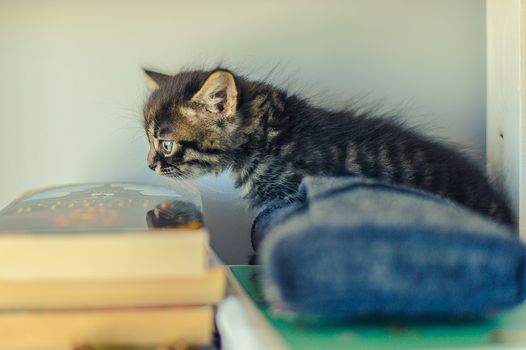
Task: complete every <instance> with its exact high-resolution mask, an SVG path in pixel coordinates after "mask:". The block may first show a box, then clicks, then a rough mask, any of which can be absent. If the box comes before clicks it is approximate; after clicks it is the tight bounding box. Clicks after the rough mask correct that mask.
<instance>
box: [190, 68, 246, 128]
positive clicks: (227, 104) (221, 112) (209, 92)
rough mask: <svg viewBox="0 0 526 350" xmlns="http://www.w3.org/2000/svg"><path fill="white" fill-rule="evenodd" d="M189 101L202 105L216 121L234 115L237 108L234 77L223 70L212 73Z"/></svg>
mask: <svg viewBox="0 0 526 350" xmlns="http://www.w3.org/2000/svg"><path fill="white" fill-rule="evenodd" d="M191 101H192V102H196V103H198V104H200V105H202V106H203V107H204V108H205V109H206V110H207V111H208V112H210V113H212V114H214V116H215V117H216V118H218V119H220V118H226V117H230V116H232V115H234V114H235V113H236V108H237V88H236V82H235V80H234V76H233V75H232V74H231V73H230V72H227V71H224V70H218V71H215V72H213V73H212V74H210V75H209V76H208V78H207V79H206V81H205V82H204V83H203V85H202V86H201V88H200V89H199V91H197V93H196V94H195V95H194V96H193V97H192V99H191Z"/></svg>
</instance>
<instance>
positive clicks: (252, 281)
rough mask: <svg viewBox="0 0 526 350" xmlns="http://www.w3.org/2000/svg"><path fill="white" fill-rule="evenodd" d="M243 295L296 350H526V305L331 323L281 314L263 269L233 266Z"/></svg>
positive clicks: (233, 271)
mask: <svg viewBox="0 0 526 350" xmlns="http://www.w3.org/2000/svg"><path fill="white" fill-rule="evenodd" d="M230 271H231V274H232V276H233V277H234V278H235V279H236V280H237V282H238V283H239V285H240V287H241V289H242V293H244V294H245V296H246V297H248V299H249V300H250V301H252V304H253V305H254V306H255V307H256V308H257V309H258V310H259V312H260V313H261V314H262V315H263V316H264V319H265V320H266V321H267V322H268V324H270V325H271V327H272V328H273V329H274V330H275V331H277V333H278V334H279V335H280V336H281V338H282V340H284V342H285V343H286V344H287V345H288V346H289V347H290V348H291V349H307V350H308V349H331V350H338V349H359V350H369V349H371V350H372V349H374V350H376V349H393V350H402V349H403V350H409V349H498V348H503V349H509V348H516V349H517V348H521V349H523V348H526V305H524V304H523V305H522V306H520V307H518V308H515V309H513V310H510V311H507V312H502V313H498V314H496V315H492V316H488V317H487V318H485V319H483V320H478V321H472V322H451V323H445V322H434V323H433V322H428V323H407V324H402V323H386V322H383V323H375V322H361V323H360V322H349V323H341V322H340V323H335V322H333V323H330V322H327V321H320V320H317V321H314V320H305V319H301V318H300V317H298V316H297V315H294V314H292V313H290V312H289V313H286V312H283V311H280V310H275V309H273V308H272V307H271V306H269V305H268V304H267V303H266V302H265V300H264V298H263V293H262V289H261V286H260V279H259V272H260V268H259V267H258V266H231V267H230Z"/></svg>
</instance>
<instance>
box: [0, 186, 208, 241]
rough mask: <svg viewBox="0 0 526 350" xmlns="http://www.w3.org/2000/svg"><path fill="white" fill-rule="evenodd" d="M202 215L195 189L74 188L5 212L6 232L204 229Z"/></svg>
mask: <svg viewBox="0 0 526 350" xmlns="http://www.w3.org/2000/svg"><path fill="white" fill-rule="evenodd" d="M201 213H202V204H201V197H200V194H199V192H198V191H197V189H195V188H193V187H191V186H189V185H178V186H175V185H171V186H169V187H168V186H156V185H151V184H137V183H91V184H73V185H65V186H56V187H50V188H45V189H41V190H35V191H29V192H26V194H24V195H23V196H21V197H19V198H18V199H16V200H15V201H13V202H12V203H11V204H9V205H8V206H7V207H6V208H4V209H3V210H2V211H0V233H13V232H27V233H46V232H47V233H60V232H64V233H74V232H130V231H147V230H155V229H168V228H169V229H175V228H185V229H186V228H190V229H198V228H201V227H202V226H203V219H202V214H201Z"/></svg>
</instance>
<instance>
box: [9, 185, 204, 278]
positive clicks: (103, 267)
mask: <svg viewBox="0 0 526 350" xmlns="http://www.w3.org/2000/svg"><path fill="white" fill-rule="evenodd" d="M201 212H202V207H201V199H200V195H199V192H198V191H197V190H196V189H195V188H193V187H190V186H186V185H185V186H183V185H179V186H174V185H170V186H156V185H149V184H133V183H93V184H76V185H68V186H57V187H52V188H46V189H41V190H36V191H30V192H27V193H26V194H24V195H23V196H22V197H20V198H18V199H17V200H15V201H14V202H12V203H11V204H9V205H8V206H7V207H6V208H5V209H3V210H2V211H1V212H0V283H1V282H2V281H6V280H8V281H27V280H31V281H36V280H50V279H54V280H74V279H78V280H86V279H98V280H100V279H137V278H155V279H163V278H175V277H191V276H202V275H203V274H204V273H205V269H206V267H207V263H206V261H207V246H208V234H207V232H206V231H205V230H204V228H203V220H202V214H201Z"/></svg>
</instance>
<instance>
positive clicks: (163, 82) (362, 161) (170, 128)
mask: <svg viewBox="0 0 526 350" xmlns="http://www.w3.org/2000/svg"><path fill="white" fill-rule="evenodd" d="M145 73H146V77H147V82H148V85H149V86H150V88H151V90H152V93H151V95H150V97H149V99H148V101H147V102H146V104H145V106H144V127H145V130H146V134H147V136H148V140H149V143H150V152H149V154H148V165H149V167H150V168H151V169H152V170H155V171H156V172H157V173H159V174H161V175H165V176H169V177H175V178H189V177H197V176H200V175H204V174H208V173H216V174H218V173H221V172H223V171H228V170H230V171H232V172H233V174H234V176H235V185H236V187H239V188H241V192H242V195H243V197H244V198H245V199H247V200H248V201H249V203H250V206H251V207H253V208H263V207H266V206H270V205H281V204H283V203H287V202H291V201H293V200H295V199H296V198H297V197H298V192H297V189H298V184H299V183H300V182H301V179H302V178H303V177H304V176H306V175H325V176H349V175H350V176H364V177H369V178H375V179H379V180H383V181H386V182H389V183H394V184H402V185H407V186H413V187H416V188H418V189H421V190H424V191H428V192H431V193H434V194H438V195H440V196H443V197H447V198H449V199H451V200H453V201H455V202H457V203H460V204H462V205H464V206H466V207H468V208H471V209H473V210H475V211H477V212H479V213H481V214H483V215H486V216H489V217H491V218H493V219H494V220H495V221H498V222H500V223H503V224H506V225H508V226H511V227H513V226H514V223H513V216H512V214H511V211H510V209H509V207H508V205H507V203H506V201H505V198H504V196H503V195H502V194H500V193H499V192H498V191H496V190H495V189H494V188H493V187H492V186H491V184H490V183H489V181H488V179H487V177H486V176H485V175H484V173H483V172H482V171H481V170H480V169H479V168H478V167H477V166H475V164H474V163H473V162H471V161H470V160H469V159H467V158H466V157H465V156H464V155H462V154H461V153H460V152H458V151H457V150H455V149H453V148H452V147H450V146H448V145H446V144H444V143H441V142H438V141H436V140H432V139H430V138H428V137H426V136H423V135H420V134H418V133H416V132H415V131H413V130H411V129H409V128H406V127H403V126H402V125H401V124H400V123H398V122H396V121H395V120H393V119H383V118H375V117H374V116H370V115H368V114H363V113H356V112H354V111H352V110H341V111H337V110H326V109H322V108H319V107H316V106H312V105H310V104H309V103H308V102H307V101H306V100H304V99H302V98H300V97H298V96H296V95H292V94H288V93H287V92H285V91H283V90H281V89H279V88H276V87H274V86H271V85H269V84H267V83H263V82H257V81H250V80H248V79H246V78H244V77H242V76H239V75H234V74H233V73H232V72H230V71H228V70H226V69H215V70H213V71H208V72H207V71H187V72H182V73H179V74H176V75H174V76H169V75H164V74H160V73H156V72H152V71H147V70H145Z"/></svg>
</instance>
